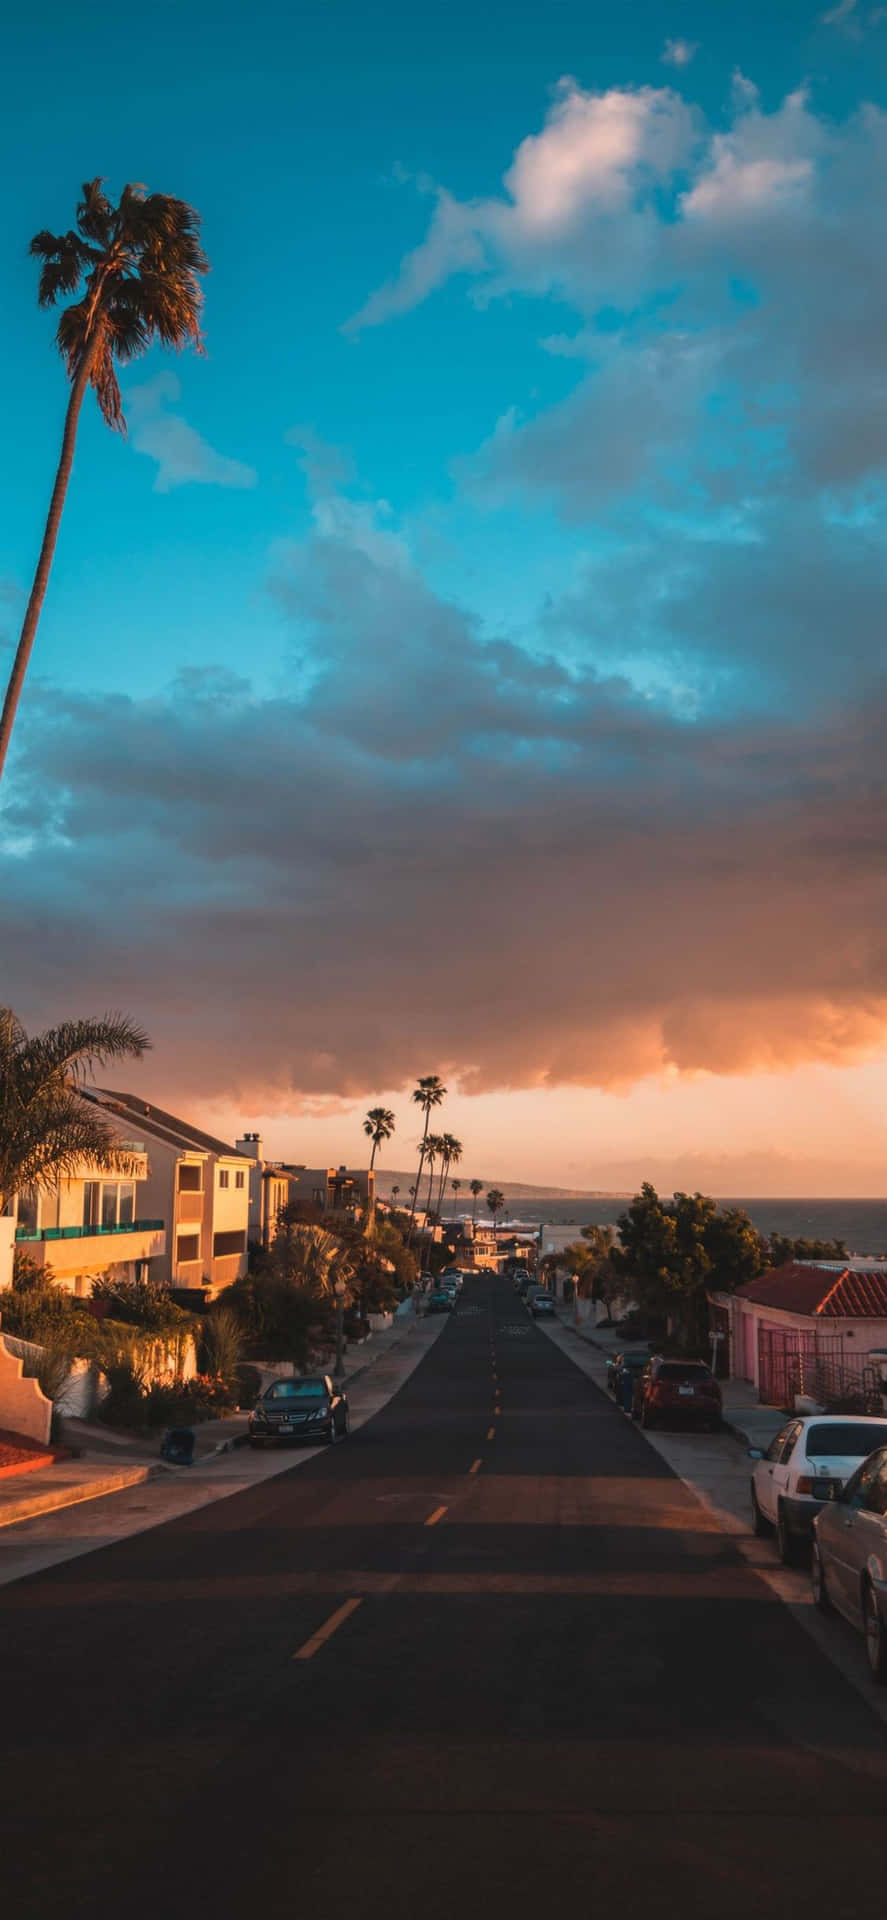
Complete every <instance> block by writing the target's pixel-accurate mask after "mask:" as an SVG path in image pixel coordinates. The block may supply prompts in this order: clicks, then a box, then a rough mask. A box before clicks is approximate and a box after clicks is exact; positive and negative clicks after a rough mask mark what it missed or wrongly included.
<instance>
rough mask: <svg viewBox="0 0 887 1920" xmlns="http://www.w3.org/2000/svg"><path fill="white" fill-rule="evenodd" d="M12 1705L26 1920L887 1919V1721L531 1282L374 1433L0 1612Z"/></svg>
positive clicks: (479, 1320)
mask: <svg viewBox="0 0 887 1920" xmlns="http://www.w3.org/2000/svg"><path fill="white" fill-rule="evenodd" d="M497 1403H498V1411H497ZM349 1602H353V1603H357V1604H354V1605H351V1606H350V1607H349V1606H348V1604H347V1603H349ZM0 1714H2V1728H3V1740H2V1759H0V1809H2V1813H0V1822H2V1826H3V1828H4V1841H3V1846H2V1849H0V1894H2V1896H3V1907H4V1911H5V1912H9V1913H15V1914H17V1915H21V1916H26V1920H43V1916H48V1915H50V1914H52V1915H54V1916H58V1915H60V1914H61V1915H63V1916H64V1917H65V1920H80V1917H81V1916H86V1915H90V1916H105V1915H108V1914H111V1913H113V1914H117V1913H118V1912H119V1913H120V1914H121V1915H122V1916H127V1917H130V1916H131V1917H133V1920H142V1916H145V1917H146V1920H147V1916H149V1915H150V1916H151V1917H152V1920H160V1916H164V1915H170V1916H173V1917H174V1920H179V1916H192V1915H193V1916H194V1917H195V1920H202V1916H204V1915H206V1916H212V1917H213V1920H219V1916H222V1917H223V1920H227V1916H228V1915H234V1914H238V1915H239V1914H241V1913H242V1914H244V1915H246V1914H248V1915H249V1916H250V1920H256V1916H259V1915H261V1916H263V1920H264V1916H266V1915H270V1916H277V1915H278V1914H280V1915H283V1914H287V1915H299V1916H302V1915H314V1914H317V1915H322V1916H324V1917H325V1920H339V1917H340V1916H345V1915H348V1916H359V1917H361V1920H362V1917H363V1916H367V1917H369V1916H372V1917H373V1920H375V1917H376V1916H379V1920H382V1916H385V1920H391V1917H392V1916H393V1917H394V1920H399V1917H400V1916H406V1915H409V1916H410V1917H411V1920H414V1917H415V1920H443V1916H446V1917H447V1920H454V1916H457V1920H458V1916H460V1914H465V1915H466V1916H474V1915H477V1914H481V1913H483V1914H484V1915H486V1914H488V1913H489V1914H492V1915H498V1914H500V1913H501V1914H503V1915H504V1914H508V1915H509V1916H515V1917H516V1920H524V1916H531V1915H532V1916H533V1920H539V1916H540V1915H544V1914H546V1913H547V1912H549V1911H553V1910H554V1909H555V1908H556V1907H563V1906H568V1907H569V1909H570V1911H571V1912H575V1911H578V1912H580V1913H582V1914H585V1913H591V1912H598V1911H600V1910H607V1911H609V1912H616V1913H618V1914H619V1915H633V1914H641V1913H643V1914H644V1915H647V1914H649V1913H650V1912H651V1911H654V1910H655V1912H656V1914H657V1916H661V1915H667V1916H669V1917H670V1916H672V1915H684V1916H686V1915H705V1916H709V1915H724V1916H732V1915H743V1916H749V1917H751V1916H770V1915H774V1916H775V1915H777V1914H778V1915H780V1916H782V1915H784V1914H786V1913H787V1912H789V1911H795V1912H799V1911H801V1910H804V1911H806V1912H807V1913H812V1914H817V1915H818V1914H820V1913H821V1914H823V1915H826V1914H828V1915H829V1916H843V1915H845V1914H846V1915H848V1916H850V1915H853V1916H858V1915H859V1914H860V1913H864V1912H866V1911H869V1910H871V1911H874V1910H876V1909H875V1903H876V1902H877V1907H878V1909H879V1908H880V1906H881V1904H882V1901H883V1888H884V1876H885V1867H884V1855H885V1848H884V1831H885V1822H884V1815H885V1808H887V1796H885V1789H887V1751H885V1745H884V1737H883V1728H882V1726H881V1725H880V1724H879V1723H878V1722H877V1721H876V1720H875V1719H874V1718H873V1716H872V1715H871V1714H870V1713H869V1711H868V1709H867V1707H866V1706H865V1704H864V1702H863V1701H861V1700H860V1699H859V1697H858V1696H857V1695H856V1694H855V1693H854V1692H853V1691H852V1689H851V1688H849V1687H848V1686H847V1684H846V1682H845V1681H844V1680H843V1678H842V1677H841V1676H840V1674H838V1673H837V1672H836V1671H835V1669H834V1668H833V1667H832V1666H831V1665H830V1664H829V1663H828V1662H827V1661H826V1660H824V1659H823V1657H822V1656H821V1655H820V1654H819V1652H818V1650H817V1649H816V1647H815V1646H814V1645H813V1643H812V1642H811V1641H810V1640H809V1638H808V1637H807V1636H806V1635H805V1634H804V1633H803V1632H802V1631H801V1629H800V1628H799V1627H798V1625H797V1624H796V1622H795V1621H794V1620H793V1619H792V1617H791V1615H790V1614H789V1613H788V1612H787V1610H786V1609H785V1608H784V1607H783V1606H782V1605H781V1604H780V1603H779V1602H778V1600H776V1599H775V1598H774V1596H773V1595H772V1593H771V1592H770V1591H769V1590H768V1588H767V1587H766V1585H765V1583H764V1582H763V1581H762V1580H761V1579H760V1578H759V1577H758V1576H757V1574H756V1573H755V1572H754V1570H753V1569H751V1568H750V1567H749V1566H748V1565H747V1564H746V1563H745V1562H744V1560H743V1559H742V1558H741V1556H740V1555H739V1553H738V1551H737V1549H736V1546H735V1543H734V1541H733V1540H732V1539H731V1537H730V1536H729V1535H725V1534H722V1533H720V1532H719V1531H718V1530H717V1528H716V1526H715V1524H714V1520H713V1518H712V1516H711V1515H710V1514H709V1513H708V1511H707V1510H706V1509H704V1508H703V1507H702V1506H701V1505H700V1504H699V1503H698V1502H697V1501H696V1500H695V1499H694V1498H693V1496H692V1495H691V1494H690V1492H689V1491H688V1490H687V1489H686V1488H685V1487H684V1486H683V1485H682V1483H681V1482H680V1481H679V1480H677V1479H676V1478H675V1476H674V1475H673V1474H672V1473H671V1472H670V1470H669V1468H668V1467H667V1465H666V1463H665V1462H664V1461H663V1460H662V1459H661V1458H660V1456H659V1455H658V1454H656V1453H655V1452H654V1451H653V1450H652V1449H651V1448H650V1447H649V1446H648V1444H647V1442H646V1441H645V1440H644V1438H643V1436H642V1435H641V1434H640V1433H638V1432H637V1431H635V1430H634V1429H633V1428H632V1427H631V1426H630V1425H629V1424H628V1423H627V1422H626V1421H625V1420H623V1418H622V1417H621V1415H620V1414H619V1413H618V1412H617V1411H616V1410H615V1409H614V1408H613V1407H612V1405H611V1404H610V1402H609V1401H608V1400H607V1398H606V1396H605V1395H604V1394H603V1393H600V1392H599V1391H598V1390H597V1389H596V1388H595V1387H594V1386H593V1385H592V1384H591V1383H590V1382H589V1380H588V1379H587V1378H586V1377H585V1375H583V1374H582V1373H581V1372H580V1371H579V1370H578V1369H577V1368H576V1367H574V1366H573V1365H572V1363H571V1362H570V1360H569V1359H568V1358H567V1357H566V1356H565V1355H564V1354H563V1353H561V1352H560V1351H559V1350H558V1348H557V1347H556V1346H555V1345H554V1344H553V1343H552V1342H551V1341H550V1340H548V1339H546V1337H545V1336H544V1334H542V1333H541V1332H539V1331H537V1329H536V1328H535V1327H534V1326H533V1325H532V1324H531V1323H530V1322H529V1321H528V1320H527V1318H526V1315H525V1313H524V1311H523V1309H522V1307H521V1306H520V1305H519V1303H518V1302H517V1300H516V1297H515V1295H514V1293H513V1292H512V1290H511V1288H510V1286H509V1285H508V1284H507V1283H506V1282H505V1281H502V1280H496V1281H487V1280H485V1279H483V1280H481V1279H479V1280H477V1281H475V1282H473V1283H469V1285H468V1286H467V1287H466V1290H465V1293H464V1294H463V1296H462V1302H461V1304H460V1309H459V1312H458V1314H457V1315H456V1316H455V1317H454V1318H453V1320H452V1321H451V1322H450V1324H449V1325H448V1326H447V1327H446V1329H445V1331H444V1333H443V1335H442V1337H441V1339H439V1340H438V1341H437V1342H436V1344H435V1345H434V1347H433V1348H432V1349H431V1351H430V1352H429V1354H428V1356H427V1357H426V1359H425V1360H424V1361H423V1362H422V1364H421V1365H420V1367H419V1368H418V1369H417V1371H416V1372H415V1373H414V1374H413V1375H412V1377H411V1379H410V1380H409V1381H408V1382H407V1384H406V1385H405V1386H404V1387H403V1388H402V1389H401V1391H400V1392H399V1393H398V1394H397V1395H396V1397H395V1398H394V1399H393V1400H392V1401H391V1402H390V1403H389V1405H388V1407H387V1408H386V1409H385V1410H384V1411H383V1412H382V1413H380V1414H378V1415H377V1416H376V1418H375V1419H373V1420H372V1421H370V1422H369V1423H368V1425H366V1426H365V1427H364V1428H362V1430H361V1431H360V1432H359V1433H358V1434H355V1435H353V1436H352V1437H351V1438H350V1439H349V1440H348V1442H347V1443H346V1444H345V1445H343V1446H339V1447H337V1448H334V1449H332V1450H330V1451H328V1452H326V1453H324V1454H323V1455H320V1456H318V1457H317V1458H315V1459H314V1460H312V1461H310V1462H307V1463H305V1464H304V1465H303V1467H302V1469H301V1470H300V1471H299V1472H296V1473H293V1474H292V1475H289V1474H286V1475H283V1476H281V1477H279V1478H276V1479H273V1480H270V1481H266V1482H264V1483H263V1484H261V1485H259V1486H257V1487H255V1488H254V1489H251V1490H249V1491H247V1492H244V1493H241V1494H238V1495H236V1496H234V1497H233V1498H231V1499H229V1500H226V1501H222V1502H220V1503H218V1504H217V1505H214V1506H210V1507H205V1508H202V1509H201V1510H200V1511H199V1512H197V1513H194V1514H191V1515H189V1516H187V1517H186V1518H183V1519H181V1520H177V1521H175V1522H172V1523H170V1524H168V1525H166V1526H164V1527H160V1528H157V1529H155V1530H153V1531H151V1532H149V1533H145V1534H142V1535H139V1536H138V1537H136V1538H133V1539H130V1540H127V1541H124V1542H122V1543H120V1544H118V1545H116V1546H114V1547H110V1548H107V1549H105V1550H103V1551H101V1552H99V1553H95V1554H92V1555H90V1556H89V1557H87V1558H85V1559H82V1560H77V1561H73V1562H70V1563H69V1564H67V1565H64V1566H61V1567H59V1568H56V1569H54V1570H53V1571H51V1572H48V1573H45V1574H41V1575H39V1576H36V1577H34V1578H32V1579H29V1580H24V1581H21V1582H20V1583H18V1584H17V1585H15V1586H11V1587H8V1588H6V1589H5V1590H4V1591H3V1592H2V1593H0ZM13 1903H14V1904H13Z"/></svg>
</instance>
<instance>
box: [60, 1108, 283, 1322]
mask: <svg viewBox="0 0 887 1920" xmlns="http://www.w3.org/2000/svg"><path fill="white" fill-rule="evenodd" d="M85 1097H86V1098H87V1099H89V1100H93V1101H94V1102H95V1103H96V1105H97V1106H100V1107H101V1108H102V1110H103V1112H104V1114H105V1117H106V1119H108V1120H109V1121H110V1122H111V1124H112V1126H113V1127H114V1129H115V1131H118V1132H119V1134H120V1137H121V1140H122V1139H124V1138H128V1137H131V1136H132V1134H133V1133H134V1132H136V1131H137V1132H138V1133H139V1135H141V1136H142V1137H143V1139H144V1141H145V1143H146V1147H147V1157H148V1167H147V1172H146V1175H145V1180H144V1204H145V1207H146V1210H147V1211H148V1212H150V1213H151V1214H153V1215H156V1217H157V1218H159V1219H163V1220H164V1221H165V1222H166V1239H165V1244H164V1247H163V1250H162V1252H159V1253H158V1255H157V1257H156V1261H155V1264H154V1267H153V1269H152V1272H153V1275H154V1277H155V1278H157V1279H159V1280H164V1281H168V1282H169V1283H170V1284H171V1285H172V1286H173V1287H175V1288H178V1289H186V1290H187V1291H189V1292H194V1293H195V1294H196V1293H198V1292H200V1293H201V1294H202V1295H203V1296H204V1297H209V1298H212V1297H213V1296H214V1295H216V1294H218V1293H219V1292H221V1291H222V1289H223V1288H224V1287H229V1286H230V1285H231V1283H232V1281H234V1280H239V1279H240V1278H241V1276H242V1275H243V1274H244V1273H245V1272H246V1264H247V1235H248V1229H249V1200H250V1196H249V1173H250V1162H249V1160H248V1159H247V1158H246V1156H245V1155H244V1154H242V1153H238V1151H237V1149H236V1148H235V1147H231V1146H228V1145H227V1144H226V1142H225V1141H224V1140H217V1139H215V1138H214V1136H213V1135H212V1134H208V1133H204V1132H203V1131H202V1129H201V1128H199V1127H195V1126H193V1125H192V1124H191V1122H190V1121H188V1120H182V1119H180V1118H179V1117H178V1115H177V1114H174V1113H167V1112H166V1111H165V1110H164V1109H163V1108H162V1107H155V1106H151V1105H149V1103H148V1102H147V1101H145V1100H142V1099H136V1098H135V1096H134V1095H132V1094H128V1093H117V1092H113V1091H111V1090H110V1089H108V1088H99V1087H93V1088H91V1089H90V1090H89V1092H88V1093H87V1094H86V1096H85Z"/></svg>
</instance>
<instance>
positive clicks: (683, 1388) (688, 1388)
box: [678, 1387, 693, 1394]
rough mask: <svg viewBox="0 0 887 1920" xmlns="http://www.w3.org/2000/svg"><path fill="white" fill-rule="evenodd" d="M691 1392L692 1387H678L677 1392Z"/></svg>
mask: <svg viewBox="0 0 887 1920" xmlns="http://www.w3.org/2000/svg"><path fill="white" fill-rule="evenodd" d="M692 1392H693V1388H692V1387H678V1393H683V1394H692Z"/></svg>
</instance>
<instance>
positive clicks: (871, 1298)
mask: <svg viewBox="0 0 887 1920" xmlns="http://www.w3.org/2000/svg"><path fill="white" fill-rule="evenodd" d="M736 1292H737V1295H738V1297H739V1298H740V1299H741V1300H751V1301H753V1302H755V1304H756V1305H758V1306H761V1307H774V1308H776V1309H778V1311H779V1312H781V1313H808V1314H811V1315H813V1314H816V1315H820V1314H821V1315H822V1316H823V1317H824V1318H825V1319H828V1320H887V1268H883V1269H878V1270H877V1271H874V1272H869V1273H857V1272H855V1271H854V1269H853V1268H852V1267H817V1266H814V1265H813V1264H812V1263H811V1262H808V1261H799V1260H790V1261H788V1262H787V1264H786V1265H785V1266H784V1267H771V1268H770V1269H769V1270H768V1271H767V1272H766V1273H761V1274H759V1275H758V1277H757V1279H756V1280H747V1281H746V1284H745V1286H744V1287H737V1289H736Z"/></svg>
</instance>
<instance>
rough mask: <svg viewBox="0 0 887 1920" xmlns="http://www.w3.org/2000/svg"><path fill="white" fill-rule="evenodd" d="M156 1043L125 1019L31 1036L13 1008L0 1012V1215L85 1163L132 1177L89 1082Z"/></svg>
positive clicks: (77, 1023) (110, 1017)
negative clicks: (22, 1195)
mask: <svg viewBox="0 0 887 1920" xmlns="http://www.w3.org/2000/svg"><path fill="white" fill-rule="evenodd" d="M150 1044H151V1042H150V1040H149V1039H148V1037H147V1035H146V1034H144V1033H143V1032H142V1030H141V1028H140V1027H137V1026H135V1025H134V1023H133V1021H131V1020H127V1019H126V1018H125V1017H124V1016H123V1014H119V1013H112V1014H107V1015H106V1016H105V1018H104V1019H103V1020H66V1021H65V1022H64V1023H63V1025H62V1026H60V1027H52V1028H50V1030H49V1031H48V1032H47V1033H40V1034H34V1035H33V1036H31V1037H29V1036H28V1034H27V1033H26V1032H25V1029H24V1027H23V1026H22V1023H21V1021H20V1020H18V1019H17V1018H16V1016H15V1014H14V1013H13V1011H12V1008H11V1007H0V1213H3V1212H4V1211H5V1209H6V1208H7V1207H8V1205H9V1202H10V1201H11V1200H12V1199H13V1198H14V1196H15V1195H16V1194H17V1193H21V1192H22V1191H23V1189H26V1188H34V1189H36V1190H37V1191H43V1192H46V1191H47V1190H48V1189H50V1188H52V1187H54V1186H56V1184H57V1183H58V1181H59V1180H64V1179H66V1178H70V1176H71V1175H72V1174H73V1173H75V1172H76V1170H77V1168H78V1166H82V1164H83V1162H84V1161H89V1162H91V1164H92V1165H93V1166H96V1167H99V1168H101V1169H102V1170H103V1171H106V1172H109V1173H120V1174H123V1175H124V1177H125V1176H126V1175H127V1174H129V1173H131V1172H132V1170H133V1165H134V1162H133V1160H132V1156H131V1155H127V1153H126V1151H125V1149H123V1148H121V1146H120V1143H119V1140H118V1138H117V1135H116V1134H115V1132H114V1130H113V1128H112V1127H111V1126H109V1125H108V1122H107V1120H106V1119H105V1117H104V1114H103V1113H102V1111H101V1109H100V1108H99V1107H97V1106H96V1105H95V1104H94V1103H93V1102H92V1101H91V1100H90V1098H89V1095H88V1094H86V1093H85V1092H84V1087H83V1083H84V1080H85V1079H86V1078H87V1076H88V1075H90V1074H91V1073H93V1072H94V1071H95V1069H96V1068H97V1067H103V1066H105V1065H106V1063H107V1062H108V1061H109V1060H126V1059H131V1060H132V1059H135V1060H138V1059H140V1058H141V1055H142V1054H143V1053H145V1052H146V1050H147V1049H148V1047H149V1046H150Z"/></svg>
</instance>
